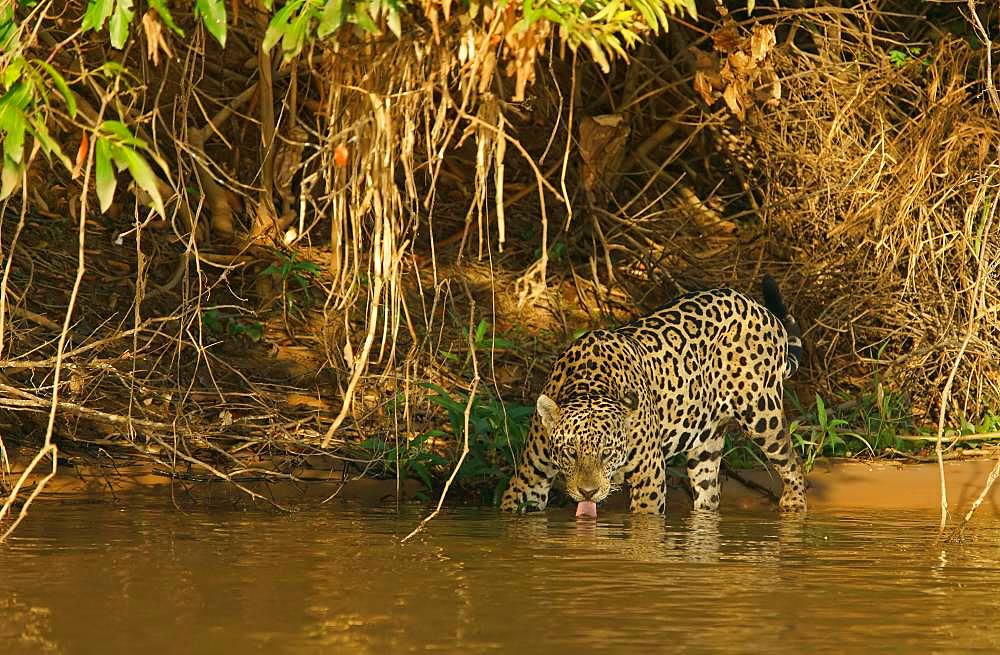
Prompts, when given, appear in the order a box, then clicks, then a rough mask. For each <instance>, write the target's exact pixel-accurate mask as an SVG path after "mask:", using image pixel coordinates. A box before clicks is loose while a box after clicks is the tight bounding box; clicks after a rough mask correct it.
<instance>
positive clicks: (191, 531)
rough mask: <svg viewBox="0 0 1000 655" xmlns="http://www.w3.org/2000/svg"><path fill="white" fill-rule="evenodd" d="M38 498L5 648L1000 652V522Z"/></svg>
mask: <svg viewBox="0 0 1000 655" xmlns="http://www.w3.org/2000/svg"><path fill="white" fill-rule="evenodd" d="M421 512H422V510H421V509H420V508H418V507H405V508H403V509H402V510H401V511H400V513H398V514H397V513H396V512H395V510H394V509H392V510H390V509H372V508H370V507H369V508H361V507H351V506H346V507H345V506H343V505H341V506H337V507H329V506H328V507H324V508H323V509H319V510H308V511H303V512H299V513H296V514H294V515H284V514H275V513H269V512H263V511H253V512H247V511H239V510H232V509H228V510H226V509H218V508H216V509H211V510H208V509H195V510H189V511H187V512H186V513H181V512H178V511H176V510H174V509H172V508H170V507H169V503H165V502H163V501H162V500H155V501H145V502H142V503H137V501H135V500H131V501H129V504H128V506H127V507H125V506H116V505H113V504H109V503H93V504H86V503H79V502H78V503H73V504H64V503H54V502H47V503H44V504H42V503H40V504H37V505H36V506H35V508H34V509H33V511H32V513H31V515H30V519H29V521H28V523H26V524H25V525H24V526H23V528H22V529H21V530H20V531H19V533H18V534H17V536H15V537H14V538H13V539H12V540H11V541H10V542H9V543H8V544H7V545H6V546H0V652H2V653H4V654H8V653H9V654H11V655H13V654H17V653H102V654H114V653H140V654H142V655H146V654H149V655H152V654H153V653H250V652H261V651H266V652H268V653H324V654H329V653H390V652H392V653H400V652H415V651H435V652H463V653H480V652H499V653H510V652H514V653H518V655H526V654H528V653H547V654H548V653H561V652H608V653H611V652H614V653H629V652H632V653H660V652H669V653H674V652H683V653H699V652H739V653H742V652H768V653H807V652H830V653H834V652H836V653H844V652H866V653H871V652H939V653H943V652H955V653H960V652H970V651H971V650H973V649H981V650H983V651H994V652H995V651H996V650H997V649H1000V626H998V624H997V621H996V618H997V616H998V614H1000V594H997V590H998V588H1000V522H992V523H991V522H990V521H993V519H988V520H987V522H985V523H981V524H980V525H979V526H978V527H977V529H976V530H975V532H974V537H975V540H974V541H973V542H972V543H966V544H963V545H950V546H946V547H945V548H943V549H942V548H941V547H938V546H935V545H934V540H933V536H934V534H935V517H934V516H933V515H931V514H919V513H908V514H906V515H900V514H898V513H897V514H895V515H893V514H890V513H887V512H881V513H878V514H875V513H850V514H846V513H837V514H834V513H820V512H813V513H812V514H810V515H809V516H808V518H806V519H805V520H799V521H797V520H788V519H785V520H779V519H778V517H777V516H776V515H775V514H773V513H771V512H766V513H759V514H758V513H745V512H744V513H740V512H733V511H730V512H727V513H725V514H724V515H723V516H722V517H721V518H720V517H717V516H692V515H688V514H676V515H672V516H670V517H668V519H667V520H666V521H664V520H656V519H642V518H636V517H630V516H628V515H625V514H615V513H610V512H606V513H604V514H603V515H602V516H601V517H600V520H599V521H598V522H597V523H594V522H589V521H576V520H574V519H573V518H572V516H571V510H558V509H555V510H550V511H549V512H548V513H547V514H545V515H542V516H533V517H527V518H513V517H509V516H502V515H500V514H498V513H496V512H494V511H492V510H476V509H456V510H452V511H450V512H448V513H446V514H444V515H442V516H440V517H439V518H437V519H436V520H435V521H434V522H433V523H432V524H431V527H430V528H429V530H428V531H427V532H426V533H424V534H423V535H422V536H420V537H418V538H416V539H415V540H414V541H412V542H410V543H407V544H403V545H401V544H400V543H399V538H400V537H401V536H403V535H404V534H406V533H407V532H408V531H409V529H410V528H411V527H412V526H413V525H414V523H415V522H416V521H417V520H418V519H419V517H420V516H421Z"/></svg>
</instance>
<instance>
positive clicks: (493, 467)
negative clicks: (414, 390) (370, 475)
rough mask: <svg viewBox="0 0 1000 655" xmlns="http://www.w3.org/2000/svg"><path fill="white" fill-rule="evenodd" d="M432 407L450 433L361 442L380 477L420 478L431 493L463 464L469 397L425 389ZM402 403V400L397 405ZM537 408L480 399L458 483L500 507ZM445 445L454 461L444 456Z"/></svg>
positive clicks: (490, 396) (486, 396)
mask: <svg viewBox="0 0 1000 655" xmlns="http://www.w3.org/2000/svg"><path fill="white" fill-rule="evenodd" d="M424 387H425V388H426V389H427V390H428V391H429V392H430V393H429V395H428V396H427V400H429V401H430V402H431V403H432V404H434V405H436V406H438V407H440V408H441V409H443V410H445V413H446V414H447V417H448V428H449V429H447V430H445V429H442V428H433V429H431V430H428V431H427V432H424V433H422V434H420V435H419V436H417V437H415V438H413V439H410V440H405V439H403V440H401V441H399V442H397V441H395V440H394V438H393V437H391V436H389V437H372V438H369V439H366V440H365V441H363V442H362V443H361V447H362V448H363V449H364V450H365V452H366V453H367V454H368V455H369V457H370V458H371V459H372V460H373V461H374V462H376V463H377V465H378V469H379V470H378V471H376V473H377V474H380V475H391V476H396V475H398V476H399V477H401V478H415V479H418V480H420V481H421V482H423V483H424V485H425V486H426V487H427V489H428V490H430V489H432V488H434V487H435V486H437V483H438V482H439V481H441V480H443V479H444V478H446V477H447V476H448V475H449V474H450V472H451V470H452V467H453V466H454V465H455V464H456V463H457V461H458V457H459V455H460V453H461V450H462V445H463V443H464V440H465V408H466V406H467V405H468V402H469V396H468V394H467V393H461V392H460V393H457V394H454V395H453V394H451V393H449V392H448V391H446V390H445V389H444V388H443V387H441V386H439V385H436V384H430V383H428V384H425V385H424ZM396 404H398V400H397V403H396ZM533 413H534V408H533V407H531V406H528V405H521V404H517V403H505V402H503V401H501V400H499V399H497V398H496V397H495V396H494V395H493V394H492V393H490V392H488V391H485V392H481V393H479V394H477V395H476V397H475V398H474V399H473V402H472V405H471V408H470V411H469V434H468V437H469V452H468V454H467V455H466V457H465V461H464V462H463V463H462V468H461V469H459V471H458V473H457V475H456V477H455V480H456V482H457V483H458V484H460V485H461V486H462V487H463V488H465V490H466V491H467V492H471V493H475V494H477V495H479V496H480V498H481V499H483V500H484V501H486V502H490V503H493V504H498V503H499V502H500V496H501V494H502V493H503V490H504V489H505V488H506V486H507V482H508V481H509V480H510V477H511V475H512V474H513V471H514V466H515V462H516V457H517V454H518V453H520V451H521V449H522V448H523V446H524V440H525V437H526V436H527V433H528V427H529V425H530V420H531V416H532V414H533ZM444 444H447V448H448V449H449V450H450V451H451V453H452V455H451V457H450V458H445V457H444V456H442V455H441V454H440V453H441V452H442V448H443V447H444Z"/></svg>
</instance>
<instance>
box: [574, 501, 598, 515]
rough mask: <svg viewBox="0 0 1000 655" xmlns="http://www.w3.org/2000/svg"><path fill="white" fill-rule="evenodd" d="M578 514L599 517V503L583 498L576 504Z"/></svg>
mask: <svg viewBox="0 0 1000 655" xmlns="http://www.w3.org/2000/svg"><path fill="white" fill-rule="evenodd" d="M576 515H577V516H589V517H591V518H595V519H596V518H597V503H595V502H593V501H591V500H581V501H580V502H578V503H577V504H576Z"/></svg>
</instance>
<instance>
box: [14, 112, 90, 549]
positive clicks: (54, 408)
mask: <svg viewBox="0 0 1000 655" xmlns="http://www.w3.org/2000/svg"><path fill="white" fill-rule="evenodd" d="M106 106H107V105H106V101H105V100H104V99H102V103H101V111H100V115H99V116H98V118H102V117H103V116H104V109H105V107H106ZM91 136H92V137H94V138H96V137H97V130H96V129H95V130H94V132H93V134H92V135H91ZM93 164H94V151H93V150H90V151H89V152H88V153H87V166H86V171H85V176H84V178H83V192H82V193H81V194H80V219H79V223H78V228H77V230H78V232H77V235H78V239H77V264H76V278H75V279H74V280H73V290H72V291H71V292H70V295H69V304H68V305H67V307H66V317H65V318H64V319H63V326H62V331H61V332H60V334H59V342H58V344H57V345H56V365H55V370H54V371H53V373H52V404H51V408H50V410H49V421H48V424H47V425H46V427H45V441H44V443H43V446H42V449H41V450H40V451H39V452H38V454H37V455H36V456H35V458H34V459H33V460H32V461H31V464H30V465H29V466H28V468H26V469H25V470H24V472H23V473H22V474H21V477H20V478H19V479H18V481H17V484H16V485H15V487H14V490H13V491H11V495H10V496H9V497H8V498H7V501H6V502H5V503H4V505H3V507H2V508H0V523H2V522H3V519H4V516H5V515H6V514H7V512H8V511H9V510H10V507H11V506H12V505H13V502H14V499H15V498H16V497H17V496H16V493H17V490H18V489H20V487H21V485H22V484H23V483H24V480H26V479H27V477H28V475H29V474H30V473H31V471H32V470H33V469H34V467H35V466H37V464H38V462H40V461H41V460H42V457H44V456H45V455H49V456H50V457H51V458H52V470H51V471H49V473H48V474H47V475H46V476H45V477H44V478H42V480H41V481H40V482H39V483H38V485H37V486H36V487H35V489H34V490H33V491H32V492H31V495H30V496H28V498H27V500H26V501H25V503H24V505H22V506H21V511H20V513H19V514H18V516H17V518H16V519H14V522H13V523H12V524H11V526H10V528H8V529H7V530H6V531H5V532H4V533H3V535H0V543H2V542H3V541H4V540H5V539H6V538H7V536H8V535H9V534H10V533H12V532H13V531H14V529H15V528H17V526H18V525H19V524H20V523H21V521H22V520H24V517H25V516H27V513H28V506H29V505H31V502H32V501H33V500H34V499H35V498H36V497H37V496H38V494H40V493H41V491H42V489H44V488H45V485H46V484H47V483H48V481H49V480H51V479H52V477H53V476H54V475H55V474H56V469H57V467H58V458H59V457H58V456H59V449H58V448H57V447H56V445H55V444H54V443H53V442H52V432H53V430H54V429H55V425H56V413H57V412H58V410H59V379H60V378H61V377H62V370H63V354H64V352H65V349H66V337H67V336H69V333H70V325H71V324H72V322H73V310H74V309H75V308H76V299H77V297H78V295H79V293H80V283H81V282H82V281H83V274H84V273H85V272H86V270H87V255H86V245H87V200H88V198H89V191H90V172H91V169H92V168H93Z"/></svg>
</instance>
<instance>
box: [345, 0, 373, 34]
mask: <svg viewBox="0 0 1000 655" xmlns="http://www.w3.org/2000/svg"><path fill="white" fill-rule="evenodd" d="M351 22H352V23H354V24H355V25H357V26H358V27H360V28H361V29H363V30H364V31H366V32H368V33H369V34H375V33H377V32H378V26H377V25H375V21H373V20H372V17H371V16H370V15H369V14H368V6H367V4H366V3H364V2H359V3H358V4H356V5H355V6H354V16H353V18H352V20H351Z"/></svg>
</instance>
